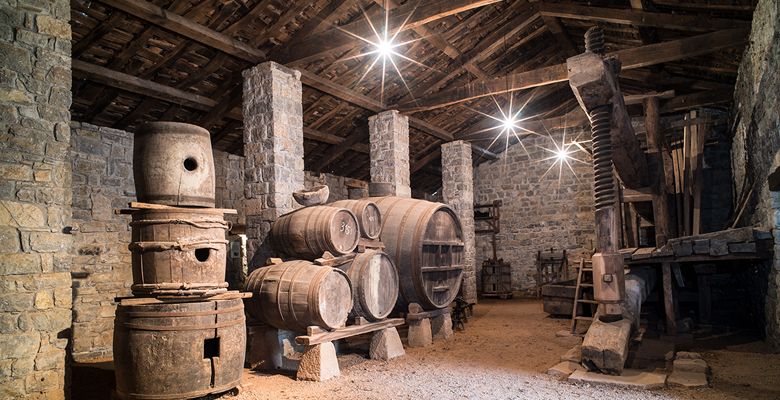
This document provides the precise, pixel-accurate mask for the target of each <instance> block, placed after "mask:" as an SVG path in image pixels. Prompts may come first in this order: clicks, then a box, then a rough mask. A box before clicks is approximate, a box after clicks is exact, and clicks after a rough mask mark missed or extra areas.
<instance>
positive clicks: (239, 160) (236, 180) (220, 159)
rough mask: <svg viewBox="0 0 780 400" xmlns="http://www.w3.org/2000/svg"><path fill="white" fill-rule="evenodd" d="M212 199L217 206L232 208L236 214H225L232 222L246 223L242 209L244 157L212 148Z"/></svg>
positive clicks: (244, 212)
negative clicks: (213, 188)
mask: <svg viewBox="0 0 780 400" xmlns="http://www.w3.org/2000/svg"><path fill="white" fill-rule="evenodd" d="M213 153H214V178H215V185H214V186H215V192H214V199H215V201H216V206H217V208H232V209H234V210H238V214H226V215H225V219H226V220H228V221H230V222H232V223H234V224H246V211H245V210H244V204H243V202H244V157H241V156H237V155H235V154H230V153H227V152H224V151H220V150H214V151H213Z"/></svg>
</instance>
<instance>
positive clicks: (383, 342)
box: [368, 326, 406, 361]
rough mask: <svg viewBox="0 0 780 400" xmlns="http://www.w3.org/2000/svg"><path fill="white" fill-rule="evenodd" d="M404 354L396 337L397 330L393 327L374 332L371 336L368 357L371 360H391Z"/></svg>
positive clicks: (399, 338) (399, 340)
mask: <svg viewBox="0 0 780 400" xmlns="http://www.w3.org/2000/svg"><path fill="white" fill-rule="evenodd" d="M405 354H406V351H404V346H403V344H402V343H401V337H400V336H399V335H398V329H396V328H395V327H394V326H393V327H390V328H386V329H382V330H379V331H376V332H374V335H373V336H371V344H370V346H369V350H368V356H369V357H370V358H371V359H372V360H384V361H387V360H391V359H393V358H397V357H401V356H403V355H405Z"/></svg>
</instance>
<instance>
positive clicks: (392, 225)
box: [371, 197, 463, 310]
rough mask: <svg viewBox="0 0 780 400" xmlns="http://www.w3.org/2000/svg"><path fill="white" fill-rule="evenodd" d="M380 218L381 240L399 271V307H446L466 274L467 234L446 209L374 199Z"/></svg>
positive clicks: (394, 199)
mask: <svg viewBox="0 0 780 400" xmlns="http://www.w3.org/2000/svg"><path fill="white" fill-rule="evenodd" d="M371 200H373V201H374V202H375V203H376V204H377V206H378V207H379V210H380V212H381V215H382V221H383V224H382V233H381V234H380V239H381V240H382V243H384V244H385V246H386V247H385V251H386V252H387V253H388V255H389V256H390V257H391V259H392V260H393V262H394V263H395V265H396V268H397V269H398V275H399V280H400V282H399V289H400V290H399V296H398V302H397V307H398V308H399V309H401V310H404V309H405V307H406V306H408V305H409V304H410V303H418V304H420V305H421V306H422V307H423V308H425V309H436V308H443V307H446V306H448V305H449V304H450V303H451V302H452V301H453V300H454V299H455V297H456V296H457V293H458V290H459V289H460V283H461V280H462V275H463V265H462V263H463V232H462V228H461V226H460V221H459V220H458V218H457V216H456V215H455V213H454V212H453V211H452V209H450V208H449V207H448V206H447V205H445V204H441V203H432V202H428V201H424V200H417V199H408V198H400V197H378V198H372V199H371Z"/></svg>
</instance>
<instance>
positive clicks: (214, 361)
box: [114, 299, 246, 399]
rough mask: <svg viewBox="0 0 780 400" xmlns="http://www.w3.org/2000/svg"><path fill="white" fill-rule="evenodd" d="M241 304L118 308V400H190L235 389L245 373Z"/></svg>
mask: <svg viewBox="0 0 780 400" xmlns="http://www.w3.org/2000/svg"><path fill="white" fill-rule="evenodd" d="M245 350H246V323H245V320H244V305H243V303H242V300H241V299H233V300H215V301H199V302H191V303H167V304H166V303H162V304H144V305H124V306H123V305H120V306H118V307H117V311H116V319H115V320H114V367H115V373H116V391H117V394H118V395H119V397H120V398H122V399H185V398H186V399H189V398H193V397H200V396H204V395H207V394H210V393H220V392H224V391H227V390H230V389H232V388H234V387H236V386H237V385H238V384H239V382H240V380H241V374H242V372H243V369H244V353H245Z"/></svg>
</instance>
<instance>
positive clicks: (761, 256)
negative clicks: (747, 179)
mask: <svg viewBox="0 0 780 400" xmlns="http://www.w3.org/2000/svg"><path fill="white" fill-rule="evenodd" d="M773 248H774V240H773V238H772V233H771V232H769V231H763V230H759V229H755V228H749V227H748V228H738V229H727V230H723V231H718V232H712V233H703V234H700V235H693V236H685V237H680V238H675V239H670V240H669V242H668V243H667V244H666V245H664V246H663V247H661V248H655V247H643V248H629V249H622V250H621V253H623V256H624V258H625V261H626V263H627V264H628V265H638V264H663V263H670V262H671V263H685V262H700V263H704V262H713V261H736V260H755V261H761V260H769V259H771V258H772V251H773Z"/></svg>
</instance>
